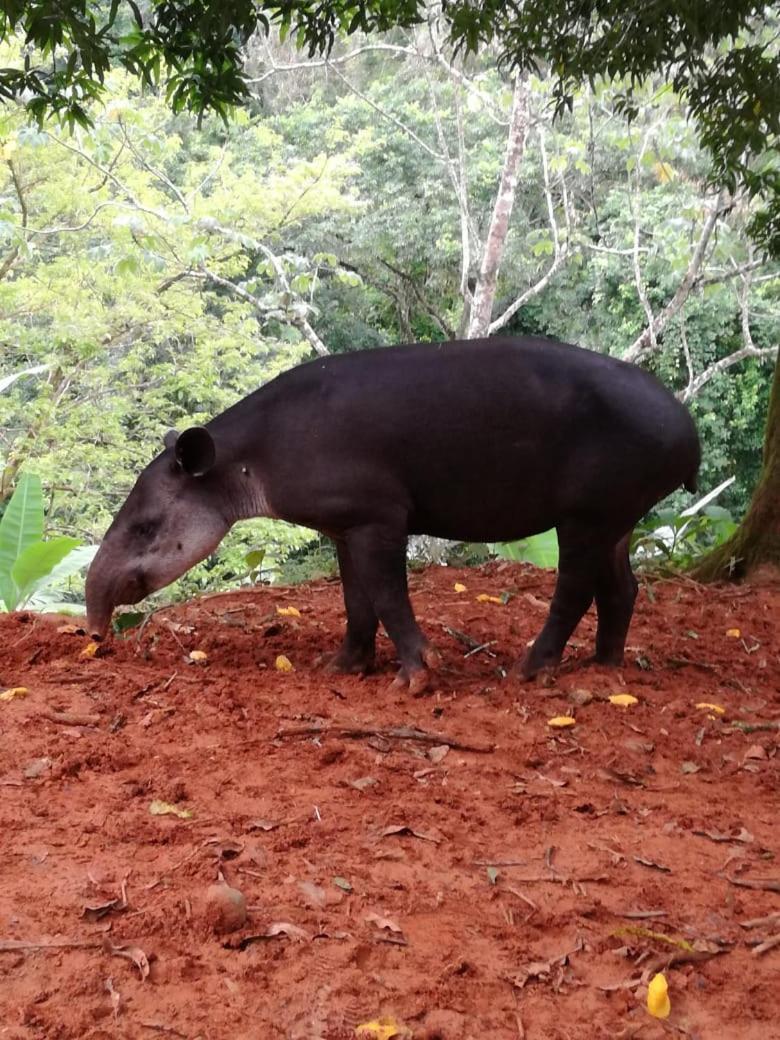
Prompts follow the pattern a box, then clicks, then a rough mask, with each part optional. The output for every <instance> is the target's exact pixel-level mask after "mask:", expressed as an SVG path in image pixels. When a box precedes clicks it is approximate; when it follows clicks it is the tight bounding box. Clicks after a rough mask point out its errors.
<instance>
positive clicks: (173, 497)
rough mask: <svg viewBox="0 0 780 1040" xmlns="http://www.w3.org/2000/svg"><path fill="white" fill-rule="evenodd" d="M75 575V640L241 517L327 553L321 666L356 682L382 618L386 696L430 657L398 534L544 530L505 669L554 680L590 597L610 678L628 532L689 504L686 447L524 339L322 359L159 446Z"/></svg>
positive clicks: (626, 393) (630, 371) (622, 372)
mask: <svg viewBox="0 0 780 1040" xmlns="http://www.w3.org/2000/svg"><path fill="white" fill-rule="evenodd" d="M165 445H166V447H165V450H164V451H163V452H162V454H160V455H158V456H157V458H155V459H154V460H153V461H152V462H151V463H150V464H149V465H148V466H147V467H146V469H145V470H144V471H143V473H141V475H140V477H139V478H138V481H137V483H136V485H135V487H134V488H133V490H132V491H131V492H130V495H129V496H128V498H127V501H126V502H125V503H124V505H123V506H122V508H121V509H120V511H119V513H118V514H117V516H116V519H115V520H114V522H113V523H112V524H111V527H110V528H109V530H108V533H107V534H106V537H105V539H104V541H103V544H102V545H101V547H100V551H99V552H98V554H97V556H96V557H95V559H94V561H93V563H92V566H91V567H90V570H89V574H88V577H87V613H88V619H89V627H90V631H91V632H92V634H93V635H94V636H95V637H96V638H101V637H103V636H105V634H106V632H107V630H108V627H109V623H110V619H111V612H112V610H113V608H114V607H115V606H116V605H117V604H120V603H121V604H126V603H136V602H138V600H140V599H143V597H144V596H146V595H147V594H148V593H150V592H153V591H154V590H156V589H159V588H161V587H162V586H164V585H167V584H169V583H170V582H172V581H174V580H175V579H176V578H178V577H179V576H180V575H181V574H183V573H184V572H185V571H186V570H187V569H188V568H189V567H192V566H193V565H194V564H195V563H197V562H198V561H200V560H202V559H203V558H204V557H205V556H207V555H208V554H209V553H211V552H213V551H214V549H215V548H216V547H217V545H219V542H220V540H221V539H222V538H223V537H224V535H225V533H226V532H227V531H228V530H229V528H230V527H231V526H232V525H233V524H234V523H235V522H236V521H237V520H243V519H247V518H249V517H258V516H266V517H277V518H279V519H282V520H288V521H291V522H293V523H296V524H303V525H305V526H306V527H311V528H314V529H315V530H317V531H321V532H323V533H324V534H326V535H328V536H330V537H331V538H333V540H334V541H335V543H336V549H337V553H338V561H339V568H340V571H341V579H342V583H343V588H344V602H345V606H346V613H347V626H346V634H345V636H344V641H343V643H342V645H341V648H340V650H339V651H338V653H337V654H336V656H335V657H334V658H333V661H332V665H333V667H334V668H335V669H337V670H341V671H346V672H363V671H368V670H369V669H370V668H371V667H372V664H373V661H374V641H375V637H376V632H377V626H378V622H380V621H381V622H382V624H383V625H384V627H385V629H386V630H387V633H388V635H389V636H390V638H391V639H392V641H393V643H394V644H395V648H396V650H397V654H398V659H399V661H400V665H401V670H400V672H399V679H398V681H399V682H401V683H409V684H410V686H411V688H412V690H413V691H415V692H416V691H419V690H421V689H423V688H424V687H425V684H426V680H427V670H426V665H431V664H432V663H433V662H434V660H435V654H434V652H433V650H432V648H431V646H430V644H429V643H428V641H427V640H426V638H425V636H424V635H423V633H422V631H421V629H420V628H419V626H418V624H417V622H416V620H415V617H414V613H413V611H412V607H411V604H410V602H409V595H408V591H407V583H406V545H407V539H408V536H409V535H410V534H429V535H437V536H439V537H442V538H452V539H458V540H463V541H474V542H486V541H489V542H502V541H510V540H514V539H518V538H524V537H526V536H528V535H532V534H536V533H537V532H540V531H546V530H548V529H549V528H552V527H554V528H555V529H556V530H557V534H558V541H559V545H560V562H559V568H558V581H557V585H556V587H555V594H554V596H553V599H552V604H551V607H550V614H549V617H548V618H547V621H546V623H545V625H544V628H543V629H542V631H541V633H540V634H539V636H538V638H537V639H536V641H535V643H534V644H533V646H532V647H531V649H530V651H529V652H528V654H527V656H526V657H525V660H524V662H523V664H522V668H521V670H522V674H523V675H524V676H526V677H531V676H533V675H535V674H536V673H537V672H539V671H540V670H541V669H545V668H550V667H554V666H556V665H557V664H558V663H559V662H560V659H561V656H562V654H563V650H564V647H565V646H566V642H567V640H568V639H569V637H570V636H571V634H572V632H573V631H574V629H575V627H576V626H577V624H578V622H579V620H580V618H581V617H582V616H583V614H584V613H585V611H586V610H587V609H588V607H589V606H590V604H591V603H592V601H593V600H594V598H595V600H596V606H597V610H598V629H597V633H596V660H597V661H598V662H601V663H604V664H619V663H620V662H621V661H622V658H623V651H624V647H625V641H626V635H627V632H628V626H629V623H630V621H631V615H632V612H633V608H634V599H635V597H636V592H637V583H636V580H635V578H634V576H633V573H632V571H631V566H630V563H629V557H628V544H629V536H630V534H631V531H632V529H633V527H634V525H635V524H636V523H637V521H638V520H639V519H640V518H641V517H642V516H643V515H644V514H645V513H646V512H647V511H648V510H649V509H650V508H651V507H652V506H653V505H654V504H655V503H656V502H658V501H659V499H661V498H663V497H664V496H665V495H668V494H669V493H670V492H672V491H674V490H675V488H678V487H680V486H681V485H683V486H685V487H686V488H688V489H689V490H691V491H693V490H694V489H695V480H696V472H697V469H698V466H699V460H700V449H699V440H698V436H697V433H696V429H695V426H694V424H693V421H692V419H691V417H690V415H689V414H688V411H687V410H686V409H685V408H684V407H683V406H682V405H681V404H680V403H679V402H678V401H677V400H676V399H675V398H674V396H673V395H672V394H671V393H670V392H669V391H668V390H667V389H665V388H664V387H663V386H662V385H661V384H660V383H659V382H658V381H657V380H656V379H655V378H654V377H653V376H651V375H649V374H648V373H646V372H644V371H642V370H641V369H639V368H637V367H635V366H634V365H630V364H626V363H624V362H622V361H618V360H616V359H615V358H611V357H606V356H604V355H602V354H597V353H594V352H592V351H589V350H583V349H580V348H578V347H574V346H570V345H568V344H565V343H559V342H555V341H549V340H543V339H536V338H531V337H522V338H519V339H506V338H494V339H489V340H471V341H467V342H454V343H441V344H414V345H410V346H398V347H390V348H387V349H380V350H364V351H357V352H355V353H349V354H342V355H338V356H334V357H328V358H319V359H317V360H314V361H309V362H307V363H306V364H303V365H299V366H298V367H296V368H293V369H291V370H290V371H288V372H285V373H284V374H283V375H281V376H279V377H278V378H276V379H274V380H272V381H271V382H270V383H268V384H266V385H265V386H263V387H261V388H260V389H259V390H256V391H255V392H254V393H253V394H250V395H249V396H248V397H246V398H244V400H242V401H239V402H238V404H235V405H233V407H231V408H228V410H227V411H225V412H223V413H222V414H221V415H218V416H217V417H216V418H215V419H212V420H211V422H209V423H208V424H207V425H206V426H204V427H199V426H198V427H193V428H191V429H189V430H185V431H184V433H182V434H180V435H178V436H177V435H176V434H175V433H170V434H168V435H167V436H166V438H165Z"/></svg>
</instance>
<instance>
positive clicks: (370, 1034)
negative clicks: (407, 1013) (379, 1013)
mask: <svg viewBox="0 0 780 1040" xmlns="http://www.w3.org/2000/svg"><path fill="white" fill-rule="evenodd" d="M355 1036H356V1037H358V1040H411V1036H412V1034H411V1032H410V1031H409V1030H408V1029H407V1028H406V1026H403V1025H401V1023H400V1022H396V1021H395V1019H393V1018H375V1019H373V1020H372V1021H371V1022H364V1023H363V1025H362V1026H356V1027H355Z"/></svg>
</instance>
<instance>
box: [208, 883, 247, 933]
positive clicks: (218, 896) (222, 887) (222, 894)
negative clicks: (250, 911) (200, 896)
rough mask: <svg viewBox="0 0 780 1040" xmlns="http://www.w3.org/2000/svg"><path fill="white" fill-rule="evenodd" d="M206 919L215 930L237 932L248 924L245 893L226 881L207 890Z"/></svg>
mask: <svg viewBox="0 0 780 1040" xmlns="http://www.w3.org/2000/svg"><path fill="white" fill-rule="evenodd" d="M206 920H207V921H208V923H209V925H210V926H211V927H212V928H213V929H214V931H215V932H235V931H236V929H238V928H243V926H244V925H245V924H246V899H245V898H244V893H243V892H239V890H238V889H237V888H231V887H230V885H227V884H225V882H224V881H223V882H220V883H218V884H216V885H210V886H209V888H208V889H207V891H206Z"/></svg>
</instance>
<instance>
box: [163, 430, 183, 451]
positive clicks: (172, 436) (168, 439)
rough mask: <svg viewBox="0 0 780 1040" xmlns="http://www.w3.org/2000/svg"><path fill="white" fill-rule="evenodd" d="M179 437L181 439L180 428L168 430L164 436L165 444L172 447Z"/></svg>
mask: <svg viewBox="0 0 780 1040" xmlns="http://www.w3.org/2000/svg"><path fill="white" fill-rule="evenodd" d="M178 439H179V431H178V430H168V432H167V433H166V434H165V436H164V437H163V444H164V445H165V447H166V448H172V447H173V446H174V444H175V443H176V441H177V440H178Z"/></svg>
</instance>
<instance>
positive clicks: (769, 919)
mask: <svg viewBox="0 0 780 1040" xmlns="http://www.w3.org/2000/svg"><path fill="white" fill-rule="evenodd" d="M775 922H780V913H778V914H767V916H766V917H753V918H751V919H750V920H749V921H740V922H739V926H740V928H763V927H764V925H766V924H775Z"/></svg>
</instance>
